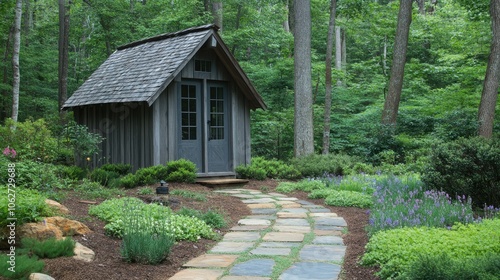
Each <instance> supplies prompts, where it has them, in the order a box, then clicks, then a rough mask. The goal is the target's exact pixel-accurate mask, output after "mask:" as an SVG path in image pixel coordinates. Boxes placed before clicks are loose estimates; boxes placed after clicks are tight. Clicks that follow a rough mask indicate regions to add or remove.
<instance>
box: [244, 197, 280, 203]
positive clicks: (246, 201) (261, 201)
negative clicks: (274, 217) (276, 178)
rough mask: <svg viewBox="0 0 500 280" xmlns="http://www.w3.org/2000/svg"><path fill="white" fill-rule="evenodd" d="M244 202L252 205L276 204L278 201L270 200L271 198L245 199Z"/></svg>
mask: <svg viewBox="0 0 500 280" xmlns="http://www.w3.org/2000/svg"><path fill="white" fill-rule="evenodd" d="M242 201H243V203H246V204H250V203H270V202H275V201H276V200H274V199H272V198H269V197H263V198H254V199H244V200H242Z"/></svg>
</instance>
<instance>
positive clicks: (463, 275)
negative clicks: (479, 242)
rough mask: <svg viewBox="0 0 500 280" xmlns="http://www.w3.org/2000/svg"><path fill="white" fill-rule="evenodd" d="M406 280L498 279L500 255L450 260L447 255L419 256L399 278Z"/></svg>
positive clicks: (499, 276)
mask: <svg viewBox="0 0 500 280" xmlns="http://www.w3.org/2000/svg"><path fill="white" fill-rule="evenodd" d="M401 278H404V279H408V280H427V279H440V280H470V279H478V280H491V279H499V278H500V255H499V254H486V255H485V256H480V257H469V258H465V259H456V260H453V259H451V258H450V257H449V256H448V255H447V254H440V255H436V256H432V255H428V254H426V255H420V256H419V257H418V259H417V260H416V261H415V262H413V263H412V264H411V265H410V267H409V270H408V271H407V272H406V273H405V274H404V275H403V276H402V277H401Z"/></svg>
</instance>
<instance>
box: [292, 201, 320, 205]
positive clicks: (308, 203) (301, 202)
mask: <svg viewBox="0 0 500 280" xmlns="http://www.w3.org/2000/svg"><path fill="white" fill-rule="evenodd" d="M295 202H297V203H300V204H302V205H314V206H316V204H314V203H312V202H309V201H307V200H297V201H295Z"/></svg>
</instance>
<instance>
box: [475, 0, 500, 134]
mask: <svg viewBox="0 0 500 280" xmlns="http://www.w3.org/2000/svg"><path fill="white" fill-rule="evenodd" d="M490 15H491V16H490V18H491V30H492V33H493V37H492V39H491V51H490V56H489V59H488V66H487V68H486V76H485V78H484V86H483V92H482V94H481V103H480V104H479V113H478V119H479V136H483V137H486V138H491V136H492V134H493V121H494V118H495V106H496V103H497V97H498V86H499V84H498V83H499V80H500V0H491V2H490Z"/></svg>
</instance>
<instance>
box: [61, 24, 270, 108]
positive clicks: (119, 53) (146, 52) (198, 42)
mask: <svg viewBox="0 0 500 280" xmlns="http://www.w3.org/2000/svg"><path fill="white" fill-rule="evenodd" d="M217 30H218V27H217V26H215V25H213V24H210V25H204V26H199V27H194V28H189V29H186V30H182V31H178V32H174V33H168V34H162V35H159V36H155V37H151V38H147V39H144V40H140V41H136V42H132V43H130V44H127V45H123V46H121V47H118V49H117V50H116V51H115V52H114V53H113V54H112V55H110V56H109V58H108V59H107V60H106V61H104V63H103V64H102V65H101V66H100V67H99V68H98V69H97V70H96V71H95V72H94V73H93V74H92V75H91V76H90V77H89V78H88V79H87V80H86V81H85V82H84V83H83V85H82V86H80V88H78V89H77V90H76V91H75V92H74V93H73V95H72V96H71V97H70V98H69V99H68V100H67V101H66V103H64V106H63V108H70V107H77V106H84V105H96V104H104V103H124V102H147V103H148V104H149V105H150V106H151V104H153V103H154V101H155V100H156V99H157V98H158V96H160V94H161V93H162V92H163V91H164V90H165V88H166V87H167V86H168V85H169V84H170V83H171V82H172V81H173V80H174V78H175V77H176V76H177V74H179V73H180V72H181V71H182V69H183V68H184V67H185V66H186V64H187V63H188V62H189V61H190V60H191V59H192V58H193V56H194V55H195V54H196V53H197V52H198V50H199V49H200V48H201V47H202V46H203V45H204V44H205V42H206V41H207V40H209V39H210V38H214V39H215V40H216V41H217V46H216V49H215V52H216V53H217V55H218V56H219V58H220V59H221V61H222V62H223V64H224V66H225V67H227V68H228V70H229V73H231V75H232V76H233V79H234V80H235V81H236V83H237V85H238V86H239V87H240V88H241V91H242V92H243V94H244V95H245V96H246V97H247V99H248V100H249V102H250V108H252V109H257V108H263V109H265V108H266V105H265V103H264V101H263V100H262V97H261V96H260V95H259V94H258V93H257V91H256V90H255V88H254V87H253V85H252V83H251V82H250V80H249V79H248V77H247V76H246V74H245V73H244V72H243V70H242V69H241V67H240V65H239V64H238V62H237V61H236V60H235V58H234V57H233V56H232V54H231V53H230V52H229V49H228V48H227V46H226V45H225V44H224V42H222V39H221V38H220V36H219V35H218V33H217Z"/></svg>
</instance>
